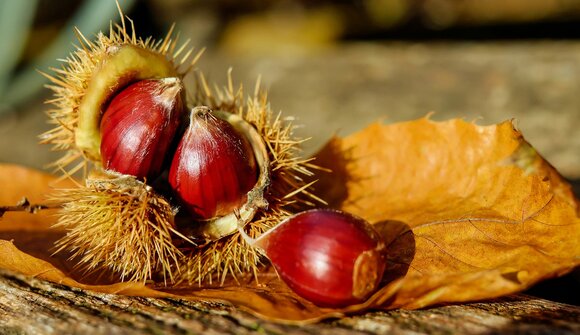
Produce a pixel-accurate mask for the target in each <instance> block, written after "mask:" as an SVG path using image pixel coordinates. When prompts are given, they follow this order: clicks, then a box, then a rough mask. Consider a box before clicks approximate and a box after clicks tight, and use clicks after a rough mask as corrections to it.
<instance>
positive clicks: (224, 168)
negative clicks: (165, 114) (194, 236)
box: [169, 107, 258, 220]
mask: <svg viewBox="0 0 580 335" xmlns="http://www.w3.org/2000/svg"><path fill="white" fill-rule="evenodd" d="M257 178H258V171H257V166H256V160H255V157H254V154H253V152H252V147H251V145H250V144H249V142H248V140H246V139H245V138H244V137H243V136H242V135H240V134H239V133H238V132H236V130H235V129H234V128H233V127H232V126H231V125H230V124H229V123H228V122H227V121H225V120H222V119H220V118H217V117H216V116H215V115H214V114H212V112H211V111H210V110H209V109H207V108H204V107H196V108H194V109H193V110H192V112H191V117H190V123H189V126H188V128H187V130H186V131H185V134H184V135H183V137H182V139H181V142H180V143H179V145H178V147H177V150H176V152H175V155H174V157H173V161H172V163H171V167H170V170H169V183H170V185H171V187H172V189H173V190H174V192H175V193H176V195H177V197H178V198H179V200H180V203H181V204H182V205H183V206H184V207H185V208H186V209H187V210H188V211H189V212H190V213H191V214H192V215H193V217H194V218H195V219H202V220H206V219H212V218H215V217H219V216H223V215H226V214H230V213H231V212H233V211H234V210H235V209H237V208H239V207H240V206H241V205H242V204H243V203H244V202H245V201H246V194H247V193H248V191H250V190H251V189H252V187H253V186H254V185H255V184H256V181H257Z"/></svg>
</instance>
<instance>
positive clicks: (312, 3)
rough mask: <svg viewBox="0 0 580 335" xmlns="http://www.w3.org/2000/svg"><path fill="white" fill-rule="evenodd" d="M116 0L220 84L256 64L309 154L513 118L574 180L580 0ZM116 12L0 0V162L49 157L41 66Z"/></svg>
mask: <svg viewBox="0 0 580 335" xmlns="http://www.w3.org/2000/svg"><path fill="white" fill-rule="evenodd" d="M119 2H120V4H121V6H122V8H123V9H124V12H125V13H126V14H127V15H128V16H130V17H131V18H132V19H133V20H134V22H135V26H136V27H137V34H138V35H140V36H142V37H145V36H149V35H152V36H154V37H156V38H160V37H162V36H164V34H165V33H166V32H167V30H168V29H169V27H170V25H171V23H173V22H175V23H176V26H177V30H178V31H181V38H182V40H186V39H191V41H192V45H194V46H196V47H197V48H198V49H199V48H201V47H207V51H206V53H205V54H204V56H203V57H202V59H201V61H200V62H199V63H198V68H199V69H200V70H202V71H203V72H204V73H205V74H206V76H207V77H208V78H209V79H211V80H212V81H216V82H218V83H221V84H225V82H226V72H227V69H228V68H229V67H233V74H234V79H235V80H236V81H237V82H242V83H244V85H245V87H247V88H248V89H253V85H254V82H255V81H256V79H257V77H258V76H259V75H261V76H262V84H263V86H264V87H265V88H267V89H268V90H269V92H270V95H269V96H270V100H271V104H272V107H273V109H274V110H275V111H280V110H281V111H282V112H283V113H284V115H292V116H295V117H296V123H297V124H299V125H303V126H302V127H300V128H299V129H298V135H299V136H301V137H311V138H312V139H311V140H310V141H308V142H307V143H306V144H305V146H304V150H305V154H311V153H314V152H315V151H316V150H317V149H318V148H319V147H320V146H321V145H323V144H324V143H325V142H326V141H327V140H328V139H329V138H330V137H331V136H333V135H334V134H339V135H347V134H349V133H352V132H354V131H357V130H360V129H362V128H364V127H365V126H366V125H367V124H369V123H371V122H373V121H377V120H380V121H382V122H385V123H392V122H397V121H405V120H412V119H415V118H419V117H422V116H424V115H426V114H427V113H429V112H435V114H434V115H433V118H434V119H436V120H445V119H449V118H464V119H466V120H469V121H472V120H477V122H478V123H479V124H482V125H485V124H492V123H496V122H500V121H503V120H507V119H515V120H516V121H515V122H516V124H517V126H518V127H519V128H520V129H521V130H522V131H523V133H524V135H525V136H526V138H527V140H528V141H529V142H531V143H532V145H534V146H535V147H536V148H537V149H538V151H539V152H540V153H541V154H542V155H543V156H545V157H546V158H547V159H548V160H549V161H550V162H551V163H552V164H553V165H554V166H556V168H558V169H559V170H560V171H561V172H562V173H563V174H564V175H565V176H566V177H567V178H569V179H571V180H573V181H574V183H575V184H574V185H576V186H578V185H580V183H579V181H580V39H579V38H580V1H577V0H507V1H506V0H350V1H349V0H339V1H330V0H309V1H307V0H294V1H275V0H246V1H235V0H214V1H202V0H142V1H141V0H119ZM118 18H119V16H118V13H117V8H116V4H115V2H114V0H84V1H81V0H60V1H51V0H22V1H15V0H0V41H2V46H1V47H0V162H9V163H18V164H23V165H26V166H30V167H35V168H43V167H44V166H46V164H47V163H49V162H51V161H53V160H54V159H55V157H56V156H55V154H54V153H52V152H50V150H49V148H48V147H46V146H40V145H38V144H37V142H38V140H37V135H38V134H40V133H42V132H43V131H45V130H47V129H48V126H47V125H46V117H45V115H44V111H45V110H46V109H47V108H48V107H47V106H46V105H44V104H43V101H44V100H46V99H47V98H49V97H50V95H49V91H48V90H47V89H45V88H43V85H45V84H47V80H46V79H45V78H44V77H42V76H41V75H40V74H39V73H38V71H37V70H40V71H48V69H49V68H50V67H60V63H59V62H58V61H56V60H57V59H59V58H65V57H66V56H67V55H68V54H69V52H70V51H71V50H72V48H73V43H74V42H75V41H76V39H75V37H74V34H73V29H72V28H73V27H74V26H76V27H78V28H79V29H80V30H81V31H82V32H83V33H84V34H85V36H87V37H92V36H94V35H95V34H96V33H97V32H98V31H101V30H103V31H108V27H109V22H110V20H111V19H112V20H114V21H118ZM189 80H190V81H191V78H189ZM577 190H578V189H577ZM576 275H577V276H578V272H576ZM577 284H578V281H576V280H574V279H573V278H572V277H571V276H567V277H564V278H562V279H557V280H555V281H550V282H548V283H545V284H541V285H540V286H538V287H537V288H535V289H534V290H535V291H531V292H532V293H534V294H543V295H545V296H547V297H550V298H554V299H559V300H561V301H566V302H573V303H578V302H579V300H580V299H579V296H578V294H579V292H578V291H577ZM574 288H575V289H574ZM569 289H571V290H572V292H571V293H570V292H569V291H567V290H569Z"/></svg>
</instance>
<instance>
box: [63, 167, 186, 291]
mask: <svg viewBox="0 0 580 335" xmlns="http://www.w3.org/2000/svg"><path fill="white" fill-rule="evenodd" d="M52 200H53V201H55V202H57V203H63V207H62V209H61V210H60V215H59V218H58V222H57V224H56V225H55V227H54V228H56V229H64V230H65V231H66V235H65V236H64V237H63V238H61V239H60V240H59V241H58V242H57V243H56V251H55V252H62V251H64V250H69V251H70V252H71V254H72V255H71V258H74V259H76V260H77V261H78V264H79V265H80V267H81V268H83V269H85V270H86V271H88V272H90V271H95V270H98V269H101V268H102V267H104V268H108V269H110V270H112V271H113V272H115V273H117V274H118V275H119V276H120V278H121V279H122V280H130V281H140V282H144V281H146V280H148V279H151V278H153V276H155V275H158V276H160V277H161V278H162V279H163V281H164V282H172V281H173V280H174V278H175V275H176V274H177V272H178V271H179V267H178V264H179V262H180V260H181V258H182V257H183V254H182V252H181V251H180V250H179V249H178V248H177V247H176V246H175V245H174V244H173V239H174V238H176V237H180V236H181V238H185V237H183V236H182V235H180V233H179V232H178V231H177V230H176V229H175V223H174V220H173V207H172V205H171V204H170V203H169V202H168V201H167V200H166V199H164V198H163V197H161V196H159V195H158V194H157V193H156V192H155V191H154V190H153V189H152V188H151V186H148V185H146V184H144V183H143V182H141V181H139V180H137V179H135V178H134V177H132V176H127V175H119V174H114V173H110V172H107V173H104V174H99V175H95V176H90V178H88V179H87V180H86V187H79V188H73V189H64V190H58V191H57V192H55V193H54V194H53V195H52Z"/></svg>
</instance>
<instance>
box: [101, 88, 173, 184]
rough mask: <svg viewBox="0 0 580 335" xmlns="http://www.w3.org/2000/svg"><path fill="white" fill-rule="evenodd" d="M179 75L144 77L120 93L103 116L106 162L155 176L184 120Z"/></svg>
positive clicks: (110, 167)
mask: <svg viewBox="0 0 580 335" xmlns="http://www.w3.org/2000/svg"><path fill="white" fill-rule="evenodd" d="M182 92H183V86H182V84H181V80H180V79H179V78H173V77H172V78H163V79H149V80H141V81H138V82H136V83H133V84H131V85H129V86H128V87H126V88H124V89H123V90H121V92H119V93H118V94H116V95H115V96H114V97H113V99H112V100H111V102H110V103H109V104H108V106H107V108H106V110H105V112H104V114H103V117H102V119H101V127H100V128H101V159H102V161H103V166H104V167H105V168H106V169H108V170H113V171H116V172H119V173H122V174H127V175H132V176H135V177H137V178H139V179H145V178H147V179H149V180H154V179H155V178H157V177H159V175H160V174H161V170H162V168H163V167H164V166H163V163H164V162H165V156H166V154H167V153H168V151H169V149H170V146H171V145H172V143H173V142H174V141H175V135H176V132H177V129H178V128H179V126H180V123H181V121H182V115H183V114H182V111H183V103H182V97H181V94H182Z"/></svg>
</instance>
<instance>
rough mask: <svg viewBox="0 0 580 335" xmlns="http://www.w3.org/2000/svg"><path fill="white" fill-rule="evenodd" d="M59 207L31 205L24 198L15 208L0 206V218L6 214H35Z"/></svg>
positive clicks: (57, 205) (54, 205)
mask: <svg viewBox="0 0 580 335" xmlns="http://www.w3.org/2000/svg"><path fill="white" fill-rule="evenodd" d="M58 207H61V205H60V204H50V205H49V204H31V203H30V201H28V199H27V198H26V197H24V198H22V200H20V201H19V202H18V203H17V204H16V205H15V206H0V218H1V217H2V216H3V215H4V213H6V212H28V213H31V214H35V213H37V212H38V211H40V210H43V209H51V208H58Z"/></svg>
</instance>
